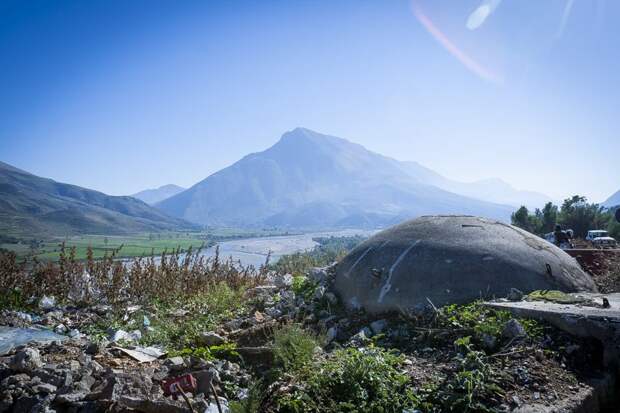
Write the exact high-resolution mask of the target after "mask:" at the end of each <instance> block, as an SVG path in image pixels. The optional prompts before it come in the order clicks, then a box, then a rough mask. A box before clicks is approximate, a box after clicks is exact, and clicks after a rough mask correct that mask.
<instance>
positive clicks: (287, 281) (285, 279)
mask: <svg viewBox="0 0 620 413" xmlns="http://www.w3.org/2000/svg"><path fill="white" fill-rule="evenodd" d="M273 284H274V285H275V286H276V287H278V288H287V287H290V286H291V285H293V276H292V275H291V274H276V275H275V277H274V278H273Z"/></svg>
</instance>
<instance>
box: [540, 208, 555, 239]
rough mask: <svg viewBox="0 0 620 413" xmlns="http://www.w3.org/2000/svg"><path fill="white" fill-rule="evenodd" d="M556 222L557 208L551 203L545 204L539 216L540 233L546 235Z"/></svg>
mask: <svg viewBox="0 0 620 413" xmlns="http://www.w3.org/2000/svg"><path fill="white" fill-rule="evenodd" d="M557 222H558V207H557V206H556V205H553V203H552V202H547V203H546V204H545V206H544V207H543V209H542V211H541V214H540V233H541V234H546V233H548V232H551V231H553V229H554V227H555V224H557Z"/></svg>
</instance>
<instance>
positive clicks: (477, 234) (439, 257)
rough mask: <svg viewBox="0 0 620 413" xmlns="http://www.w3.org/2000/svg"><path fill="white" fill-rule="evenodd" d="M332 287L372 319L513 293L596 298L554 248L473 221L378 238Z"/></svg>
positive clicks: (398, 229) (344, 265)
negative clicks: (573, 294) (374, 315)
mask: <svg viewBox="0 0 620 413" xmlns="http://www.w3.org/2000/svg"><path fill="white" fill-rule="evenodd" d="M335 288H336V291H337V292H338V293H339V294H340V296H341V298H342V300H343V302H344V303H345V304H346V305H347V306H348V307H353V308H359V307H362V308H364V309H365V310H366V311H368V312H371V313H381V312H387V311H405V312H407V313H410V312H416V311H419V310H422V309H423V308H424V307H425V306H426V305H428V301H429V300H430V301H431V302H432V303H433V304H434V305H435V306H442V305H445V304H451V303H466V302H471V301H473V300H476V299H479V298H485V299H486V298H493V297H505V296H507V294H508V293H509V292H510V289H511V288H517V289H519V290H521V291H523V292H524V293H529V292H531V291H534V290H544V289H549V290H561V291H565V292H577V291H589V292H595V291H596V286H595V284H594V282H593V281H592V279H591V278H590V276H589V275H588V274H586V273H585V272H584V271H583V270H582V269H581V267H580V266H579V264H578V263H577V262H576V261H575V259H573V258H572V257H570V256H569V255H568V254H566V253H565V252H564V251H562V250H561V249H559V248H558V247H556V246H555V245H553V244H551V243H549V242H547V241H545V240H543V239H542V238H539V237H537V236H535V235H533V234H530V233H529V232H527V231H524V230H522V229H520V228H517V227H514V226H512V225H508V224H505V223H502V222H497V221H493V220H488V219H484V218H478V217H473V216H424V217H420V218H417V219H414V220H410V221H406V222H404V223H402V224H399V225H396V226H394V227H391V228H388V229H386V230H384V231H381V232H379V233H377V234H375V235H374V236H372V237H371V238H369V239H368V240H366V241H365V242H363V243H362V244H360V245H359V246H357V247H356V248H355V249H354V250H353V251H351V252H350V253H349V254H348V255H347V256H345V257H344V258H343V259H342V260H341V261H340V262H339V263H338V265H337V267H336V279H335Z"/></svg>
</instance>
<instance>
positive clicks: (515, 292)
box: [508, 288, 523, 301]
mask: <svg viewBox="0 0 620 413" xmlns="http://www.w3.org/2000/svg"><path fill="white" fill-rule="evenodd" d="M522 299H523V291H521V290H519V289H518V288H511V289H510V292H509V293H508V300H509V301H521V300H522Z"/></svg>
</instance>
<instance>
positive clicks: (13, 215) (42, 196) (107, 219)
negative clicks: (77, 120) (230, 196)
mask: <svg viewBox="0 0 620 413" xmlns="http://www.w3.org/2000/svg"><path fill="white" fill-rule="evenodd" d="M191 228H195V225H192V224H189V223H188V222H186V221H184V220H182V219H178V218H173V217H170V216H169V215H167V214H166V213H165V212H163V211H161V210H158V209H156V208H153V207H151V206H149V205H147V204H146V203H144V202H143V201H140V200H138V199H136V198H132V197H129V196H109V195H106V194H104V193H101V192H98V191H93V190H90V189H86V188H82V187H79V186H76V185H69V184H64V183H60V182H56V181H53V180H51V179H47V178H41V177H38V176H36V175H33V174H31V173H28V172H26V171H22V170H21V169H18V168H15V167H13V166H11V165H8V164H6V163H3V162H0V233H1V234H11V235H21V236H33V235H35V234H36V235H39V234H49V235H65V234H81V233H82V234H83V233H87V234H127V233H137V232H151V231H153V232H155V231H162V230H179V229H191Z"/></svg>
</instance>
